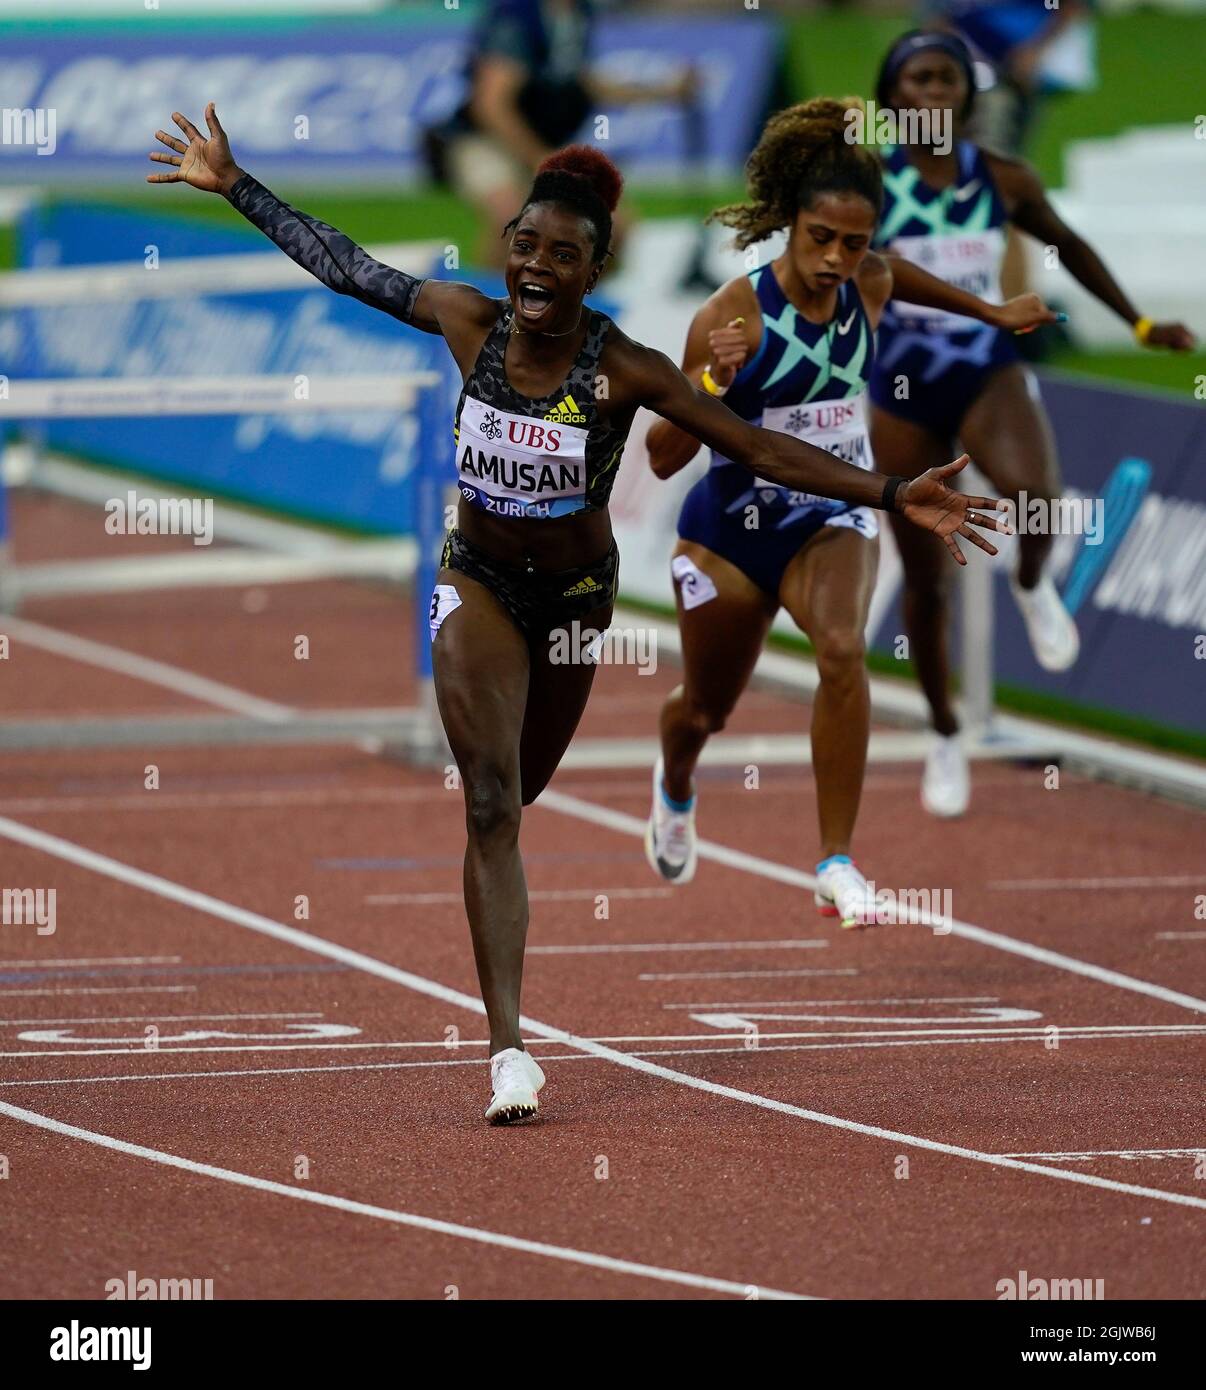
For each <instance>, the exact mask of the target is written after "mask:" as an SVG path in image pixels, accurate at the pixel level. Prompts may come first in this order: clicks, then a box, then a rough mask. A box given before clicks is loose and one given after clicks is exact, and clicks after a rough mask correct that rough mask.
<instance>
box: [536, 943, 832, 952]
mask: <svg viewBox="0 0 1206 1390" xmlns="http://www.w3.org/2000/svg"><path fill="white" fill-rule="evenodd" d="M828 945H829V942H828V941H641V942H638V943H636V944H633V943H631V942H619V941H611V942H600V943H599V944H598V945H593V946H529V947H528V950H527V954H528V955H529V956H532V955H536V956H596V955H598V956H602V955H618V954H622V953H624V952H626V951H638V952H639V951H794V950H805V949H809V948H820V947H823V946H828Z"/></svg>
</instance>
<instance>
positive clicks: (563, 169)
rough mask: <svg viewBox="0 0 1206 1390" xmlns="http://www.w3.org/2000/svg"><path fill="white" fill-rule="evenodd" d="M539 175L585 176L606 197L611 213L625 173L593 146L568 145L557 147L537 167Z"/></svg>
mask: <svg viewBox="0 0 1206 1390" xmlns="http://www.w3.org/2000/svg"><path fill="white" fill-rule="evenodd" d="M536 172H537V174H576V175H577V176H578V177H579V178H581V179H585V180H586V181H587V183H589V184H590V186H591V187H592V188H593V189H594V190H595V192H596V193H597V194H598V196H599V197H600V198H601V199H602V200H603V206H604V207H605V208H606V209H607V210H608V212H614V211H615V208H616V204H617V203H618V202H619V201H620V192H621V190H622V189H623V187H624V175H623V174H621V173H620V171H619V169H617V168H616V166H615V165H614V164H613V163H612V162H611V160H610V159H608V157H607V156H606V155H605V154H604V153H603V152H602V151H601V150H597V149H595V147H594V146H593V145H567V146H566V147H565V149H563V150H557V151H556V153H555V154H551V155H549V157H548V158H547V159H546V160H545V161H544V162H543V163H542V164H541V166H540V168H539V169H537V170H536Z"/></svg>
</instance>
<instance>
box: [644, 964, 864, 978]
mask: <svg viewBox="0 0 1206 1390" xmlns="http://www.w3.org/2000/svg"><path fill="white" fill-rule="evenodd" d="M857 974H858V971H857V970H856V969H855V968H854V967H853V966H849V965H848V966H846V967H845V968H843V969H839V970H808V969H803V970H682V971H679V972H677V973H676V974H672V975H651V974H648V973H642V974H640V975H638V976H637V979H638V980H771V979H775V980H779V979H786V978H787V977H788V976H793V977H795V976H801V975H809V976H815V975H857Z"/></svg>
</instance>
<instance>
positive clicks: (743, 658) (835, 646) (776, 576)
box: [645, 99, 1055, 927]
mask: <svg viewBox="0 0 1206 1390" xmlns="http://www.w3.org/2000/svg"><path fill="white" fill-rule="evenodd" d="M854 109H855V108H853V107H851V106H850V105H848V104H844V103H842V102H838V101H832V100H827V99H818V100H815V101H810V102H806V103H804V104H803V105H800V106H794V107H791V108H789V109H788V110H786V111H783V112H780V113H779V114H778V115H776V116H775V117H773V118H772V119H771V120H770V121H769V122H768V124H767V126H766V129H765V130H764V132H763V134H762V137H761V139H760V140H759V143H758V146H757V148H756V149H755V150H754V152H753V154H752V155H751V157H750V161H749V166H748V172H749V187H750V201H749V202H747V203H742V204H738V205H736V206H733V207H728V208H722V209H721V210H720V211H719V212H718V213H717V214H715V215H716V216H717V217H718V218H719V219H720V220H721V221H723V222H725V223H727V224H728V225H729V226H732V227H734V228H735V229H736V231H737V238H736V241H737V245H738V247H740V248H745V247H749V246H752V245H754V244H755V243H757V242H759V241H762V240H763V239H764V238H766V237H768V236H770V235H772V234H773V233H775V232H778V231H780V230H782V229H784V228H786V229H787V231H788V242H787V247H786V249H785V251H784V252H783V254H782V255H780V256H779V257H778V258H777V259H775V260H774V261H772V262H770V263H768V264H766V265H764V266H762V267H760V268H759V269H757V270H755V271H754V272H753V273H752V274H750V275H748V276H744V275H743V276H740V277H738V278H737V279H735V280H732V281H730V282H729V283H728V284H727V285H725V286H723V287H722V288H721V289H720V290H718V291H717V292H716V293H715V294H714V295H713V296H712V298H711V299H710V300H708V302H707V303H706V304H705V305H704V306H703V308H702V309H700V311H699V313H698V314H697V315H696V316H695V320H694V322H693V323H692V326H691V330H690V333H689V335H688V338H687V346H686V352H685V355H684V361H683V370H684V372H685V373H686V375H687V376H688V377H689V378H690V379H691V380H692V381H699V382H700V384H701V385H702V386H703V388H704V390H706V391H708V392H710V393H711V394H713V395H717V396H721V395H722V396H723V397H724V402H725V405H726V406H728V407H729V408H730V409H731V410H732V411H734V412H735V413H736V414H737V415H740V416H741V417H742V419H745V420H749V421H751V422H753V423H757V424H759V425H761V426H762V428H764V429H770V430H775V431H777V432H781V433H784V434H789V435H792V436H793V437H795V438H797V439H802V440H807V441H808V442H809V443H811V444H814V445H816V446H817V447H819V448H822V449H825V450H826V451H828V452H830V453H832V454H834V455H836V456H837V457H839V458H841V459H843V460H845V461H846V462H847V463H850V464H853V465H854V466H855V467H857V468H870V467H871V451H870V447H869V444H868V439H867V407H866V386H867V380H868V377H869V375H870V372H871V366H872V362H873V360H874V356H875V327H876V324H877V322H878V320H879V316H880V313H881V311H882V310H883V306H884V303H885V301H886V300H887V298H888V296H889V295H890V294H891V292H892V287H893V274H894V271H897V272H899V275H900V276H901V279H902V281H903V282H904V284H905V287H906V288H907V289H908V291H909V293H910V294H912V295H916V296H918V297H919V298H921V299H923V300H924V301H925V302H930V303H934V304H936V305H939V306H940V307H942V308H943V309H946V310H951V311H954V310H959V311H960V312H962V313H965V314H974V315H977V316H979V317H980V318H982V319H984V320H985V321H986V322H990V323H999V324H1003V325H1006V326H1008V327H1012V328H1030V327H1034V326H1037V325H1038V324H1040V323H1046V322H1050V321H1051V320H1052V319H1053V318H1054V317H1055V316H1054V315H1053V314H1052V313H1050V311H1049V310H1047V309H1046V308H1045V306H1044V305H1043V304H1042V303H1041V302H1040V301H1039V299H1038V298H1037V296H1035V295H1025V296H1022V297H1021V298H1019V299H1018V300H1016V301H1014V302H1012V303H1010V304H1007V305H990V304H987V303H984V302H983V301H981V300H978V299H976V298H975V297H974V296H973V295H971V294H968V293H966V292H965V291H962V290H959V289H958V288H956V287H954V286H950V285H947V284H945V283H943V282H942V281H939V280H936V279H934V278H933V277H932V276H930V275H927V274H926V273H925V272H924V271H922V270H919V269H917V268H916V267H914V266H912V265H910V264H909V263H907V262H903V263H900V264H899V265H897V264H896V263H895V262H893V261H891V258H889V259H887V260H886V259H885V258H883V257H880V256H878V255H875V254H874V253H873V252H871V251H870V246H871V238H872V235H873V233H874V230H875V225H876V217H877V214H878V212H879V208H880V202H881V198H882V187H881V170H880V161H879V157H878V155H877V154H876V153H875V152H874V151H872V150H870V149H869V148H867V147H866V146H863V145H859V144H853V143H850V142H849V140H848V138H847V134H848V131H849V129H850V115H851V113H852V111H853V110H854ZM648 445H649V456H650V463H651V465H652V467H653V470H654V472H655V473H657V474H658V476H659V477H663V478H665V477H669V476H670V475H671V474H673V473H675V472H677V471H678V470H679V469H680V468H682V467H683V466H684V465H685V464H686V463H688V462H689V461H690V459H691V458H692V457H693V456H694V454H695V453H696V451H697V449H698V447H699V441H698V439H697V438H696V437H695V436H693V435H692V434H691V433H690V432H689V431H686V430H683V429H682V428H681V427H680V426H678V425H677V424H673V423H670V422H660V423H658V424H656V425H654V426H653V428H652V429H651V430H650V432H649V440H648ZM878 529H879V528H878V521H877V518H876V516H875V513H874V512H873V511H871V510H870V509H868V508H866V507H858V506H851V505H849V504H848V503H847V502H839V501H833V500H830V499H828V498H825V497H820V496H818V495H817V494H816V493H815V492H814V491H808V490H805V489H794V488H790V487H782V486H780V485H778V484H776V483H775V482H774V481H773V480H770V479H767V478H760V477H757V476H751V475H750V471H749V470H748V469H746V468H742V467H740V466H739V464H738V463H736V462H735V461H734V460H733V459H732V458H731V457H730V456H729V455H727V454H726V453H725V452H724V450H723V449H713V452H712V461H711V467H710V468H709V470H708V472H707V473H706V474H705V475H704V476H703V477H702V478H701V479H700V480H699V482H697V483H696V484H695V486H694V487H693V488H692V489H691V491H690V492H689V493H688V495H687V498H686V501H685V503H684V505H683V509H682V514H681V516H680V517H679V524H678V533H679V537H680V539H679V542H678V545H677V546H676V548H675V553H674V558H673V560H672V563H671V570H672V574H673V577H674V582H675V589H676V595H677V604H678V614H679V626H680V629H681V631H682V646H683V663H684V680H683V684H682V686H680V687H679V689H677V690H676V691H675V692H674V693H673V694H672V695H671V696H670V697H669V699H668V700H667V701H666V704H665V706H664V708H663V710H662V717H661V742H662V757H661V759H659V761H658V763H657V766H656V768H655V770H654V786H653V806H652V810H651V812H650V817H649V823H648V827H647V831H646V839H645V846H646V854H647V857H648V859H649V862H650V864H651V865H652V866H653V868H654V869H655V871H656V872H658V873H659V874H660V875H661V876H662V877H663V878H665V879H667V880H668V881H670V882H674V883H687V882H689V881H690V880H691V878H692V876H693V875H694V872H695V863H696V848H695V827H694V816H695V796H694V790H693V783H692V773H693V771H694V768H695V764H696V762H697V760H698V758H699V756H700V753H701V752H702V750H703V747H704V744H705V743H706V741H707V739H708V736H709V735H710V734H712V733H714V732H716V731H717V730H718V729H720V728H722V727H723V726H724V723H725V720H726V718H727V717H728V715H729V713H730V712H731V711H732V709H733V707H734V705H735V704H736V702H737V700H738V698H739V697H740V695H741V692H742V691H743V690H744V688H745V686H746V683H747V681H748V680H749V676H750V673H751V671H752V669H753V666H754V663H755V661H756V660H757V658H758V654H759V652H760V651H761V649H762V645H763V642H764V641H765V639H766V635H767V631H768V629H769V627H770V624H771V621H772V620H773V618H774V616H775V614H776V612H777V611H778V609H779V608H780V606H782V607H783V608H785V609H786V610H787V612H788V613H789V614H790V615H791V617H792V618H793V620H794V621H795V623H796V624H797V626H798V627H799V628H800V629H801V630H802V631H803V632H805V633H806V634H807V635H808V637H809V638H810V639H811V641H812V643H813V646H814V648H815V649H816V658H817V669H818V673H819V676H820V686H819V688H818V690H817V695H816V700H815V704H814V708H813V718H812V748H813V765H814V768H815V772H816V782H817V802H818V811H819V816H820V831H821V856H822V857H821V861H820V863H819V865H818V880H819V885H818V889H817V893H816V901H817V905H818V906H819V908H820V910H821V911H822V912H823V913H825V914H826V915H834V916H838V917H840V919H841V922H842V925H843V926H847V927H854V926H861V925H865V924H866V923H867V922H868V921H870V920H874V903H873V901H871V900H870V899H869V896H868V893H867V884H866V880H865V879H864V878H863V876H862V874H861V873H860V871H859V870H858V868H857V867H856V866H855V864H854V863H853V861H852V860H851V858H850V842H851V837H852V835H853V832H854V823H855V817H856V815H857V812H858V803H859V797H860V794H861V791H862V782H863V770H864V766H865V763H866V755H867V737H868V733H869V727H870V706H869V699H868V690H867V674H866V669H865V665H864V660H863V656H864V652H863V630H864V628H865V626H866V622H867V610H868V605H869V603H870V599H871V591H872V589H873V588H874V584H875V570H876V560H877V556H878V542H877V536H878Z"/></svg>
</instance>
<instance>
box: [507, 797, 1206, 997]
mask: <svg viewBox="0 0 1206 1390" xmlns="http://www.w3.org/2000/svg"><path fill="white" fill-rule="evenodd" d="M535 805H537V806H543V807H545V808H546V809H548V810H550V811H558V812H560V813H561V814H563V815H567V816H574V817H576V818H577V819H578V820H584V821H589V822H590V823H591V824H593V825H602V826H605V827H607V828H608V829H609V830H617V831H619V832H620V833H621V834H623V835H636V836H639V837H640V838H642V839H643V838H644V835H645V822H644V821H643V820H639V819H638V818H637V817H636V816H630V815H628V814H627V813H626V812H624V811H615V810H613V809H612V808H611V807H610V806H596V805H595V804H594V803H593V802H590V801H583V800H581V798H579V797H576V796H569V795H567V794H566V793H565V792H557V791H545V792H542V793H541V795H540V797H539V799H538V800H537V801H536V802H535ZM697 850H698V853H699V857H700V858H701V859H711V860H712V861H713V862H715V863H717V864H725V865H727V866H728V867H729V868H731V869H744V870H745V871H746V872H747V873H750V874H756V875H757V876H758V877H759V878H767V879H771V880H773V881H774V882H776V883H785V884H788V885H789V886H791V887H793V888H807V889H813V888H815V887H816V884H817V880H816V878H815V877H814V875H812V874H807V873H804V871H803V870H801V869H793V868H789V867H788V866H787V865H786V864H776V863H774V862H773V861H772V860H770V859H761V858H759V857H758V856H757V855H755V854H746V853H745V852H744V851H743V850H736V849H730V848H729V847H728V846H727V845H718V844H715V843H713V842H712V841H710V840H700V841H699V842H698V844H697ZM912 920H913V923H914V924H916V925H921V926H933V925H938V926H942V927H944V928H945V929H949V932H950V934H951V935H953V936H961V937H963V938H964V939H965V940H967V941H976V942H979V944H980V945H982V946H991V947H993V948H994V949H995V950H998V951H1007V952H1009V953H1010V954H1011V955H1017V956H1024V957H1026V959H1028V960H1033V961H1037V962H1039V964H1041V965H1050V966H1053V967H1054V968H1055V969H1057V970H1066V971H1068V972H1069V973H1071V974H1073V975H1080V976H1082V977H1083V978H1085V979H1089V980H1097V981H1099V982H1100V983H1101V984H1106V985H1113V986H1114V988H1115V989H1125V990H1129V991H1130V992H1131V993H1133V994H1144V995H1147V997H1148V998H1149V999H1159V1000H1161V1001H1163V1002H1164V1003H1166V1004H1176V1005H1178V1006H1179V1007H1180V1008H1183V1009H1191V1010H1192V1011H1193V1012H1194V1013H1206V999H1197V998H1195V997H1194V996H1193V995H1192V994H1182V993H1181V992H1180V991H1179V990H1175V989H1167V988H1165V986H1164V985H1156V984H1152V983H1151V982H1150V981H1148V980H1140V979H1136V978H1135V977H1134V976H1133V975H1124V974H1122V972H1121V971H1118V970H1107V969H1106V968H1105V967H1104V966H1101V965H1093V964H1091V963H1090V962H1088V961H1083V960H1078V959H1077V958H1076V957H1075V956H1066V955H1064V954H1063V953H1062V952H1060V951H1049V950H1047V948H1046V947H1045V946H1035V945H1032V944H1031V943H1030V942H1029V941H1022V940H1019V939H1018V938H1017V937H1013V936H1005V935H1004V934H1002V933H1001V932H995V931H989V930H988V929H987V928H986V927H977V926H974V925H973V924H972V923H970V922H961V921H959V920H958V918H952V919H950V920H949V922H947V923H937V922H931V920H930V918H929V915H928V914H927V913H924V912H918V913H915V914H913V919H912Z"/></svg>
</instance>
